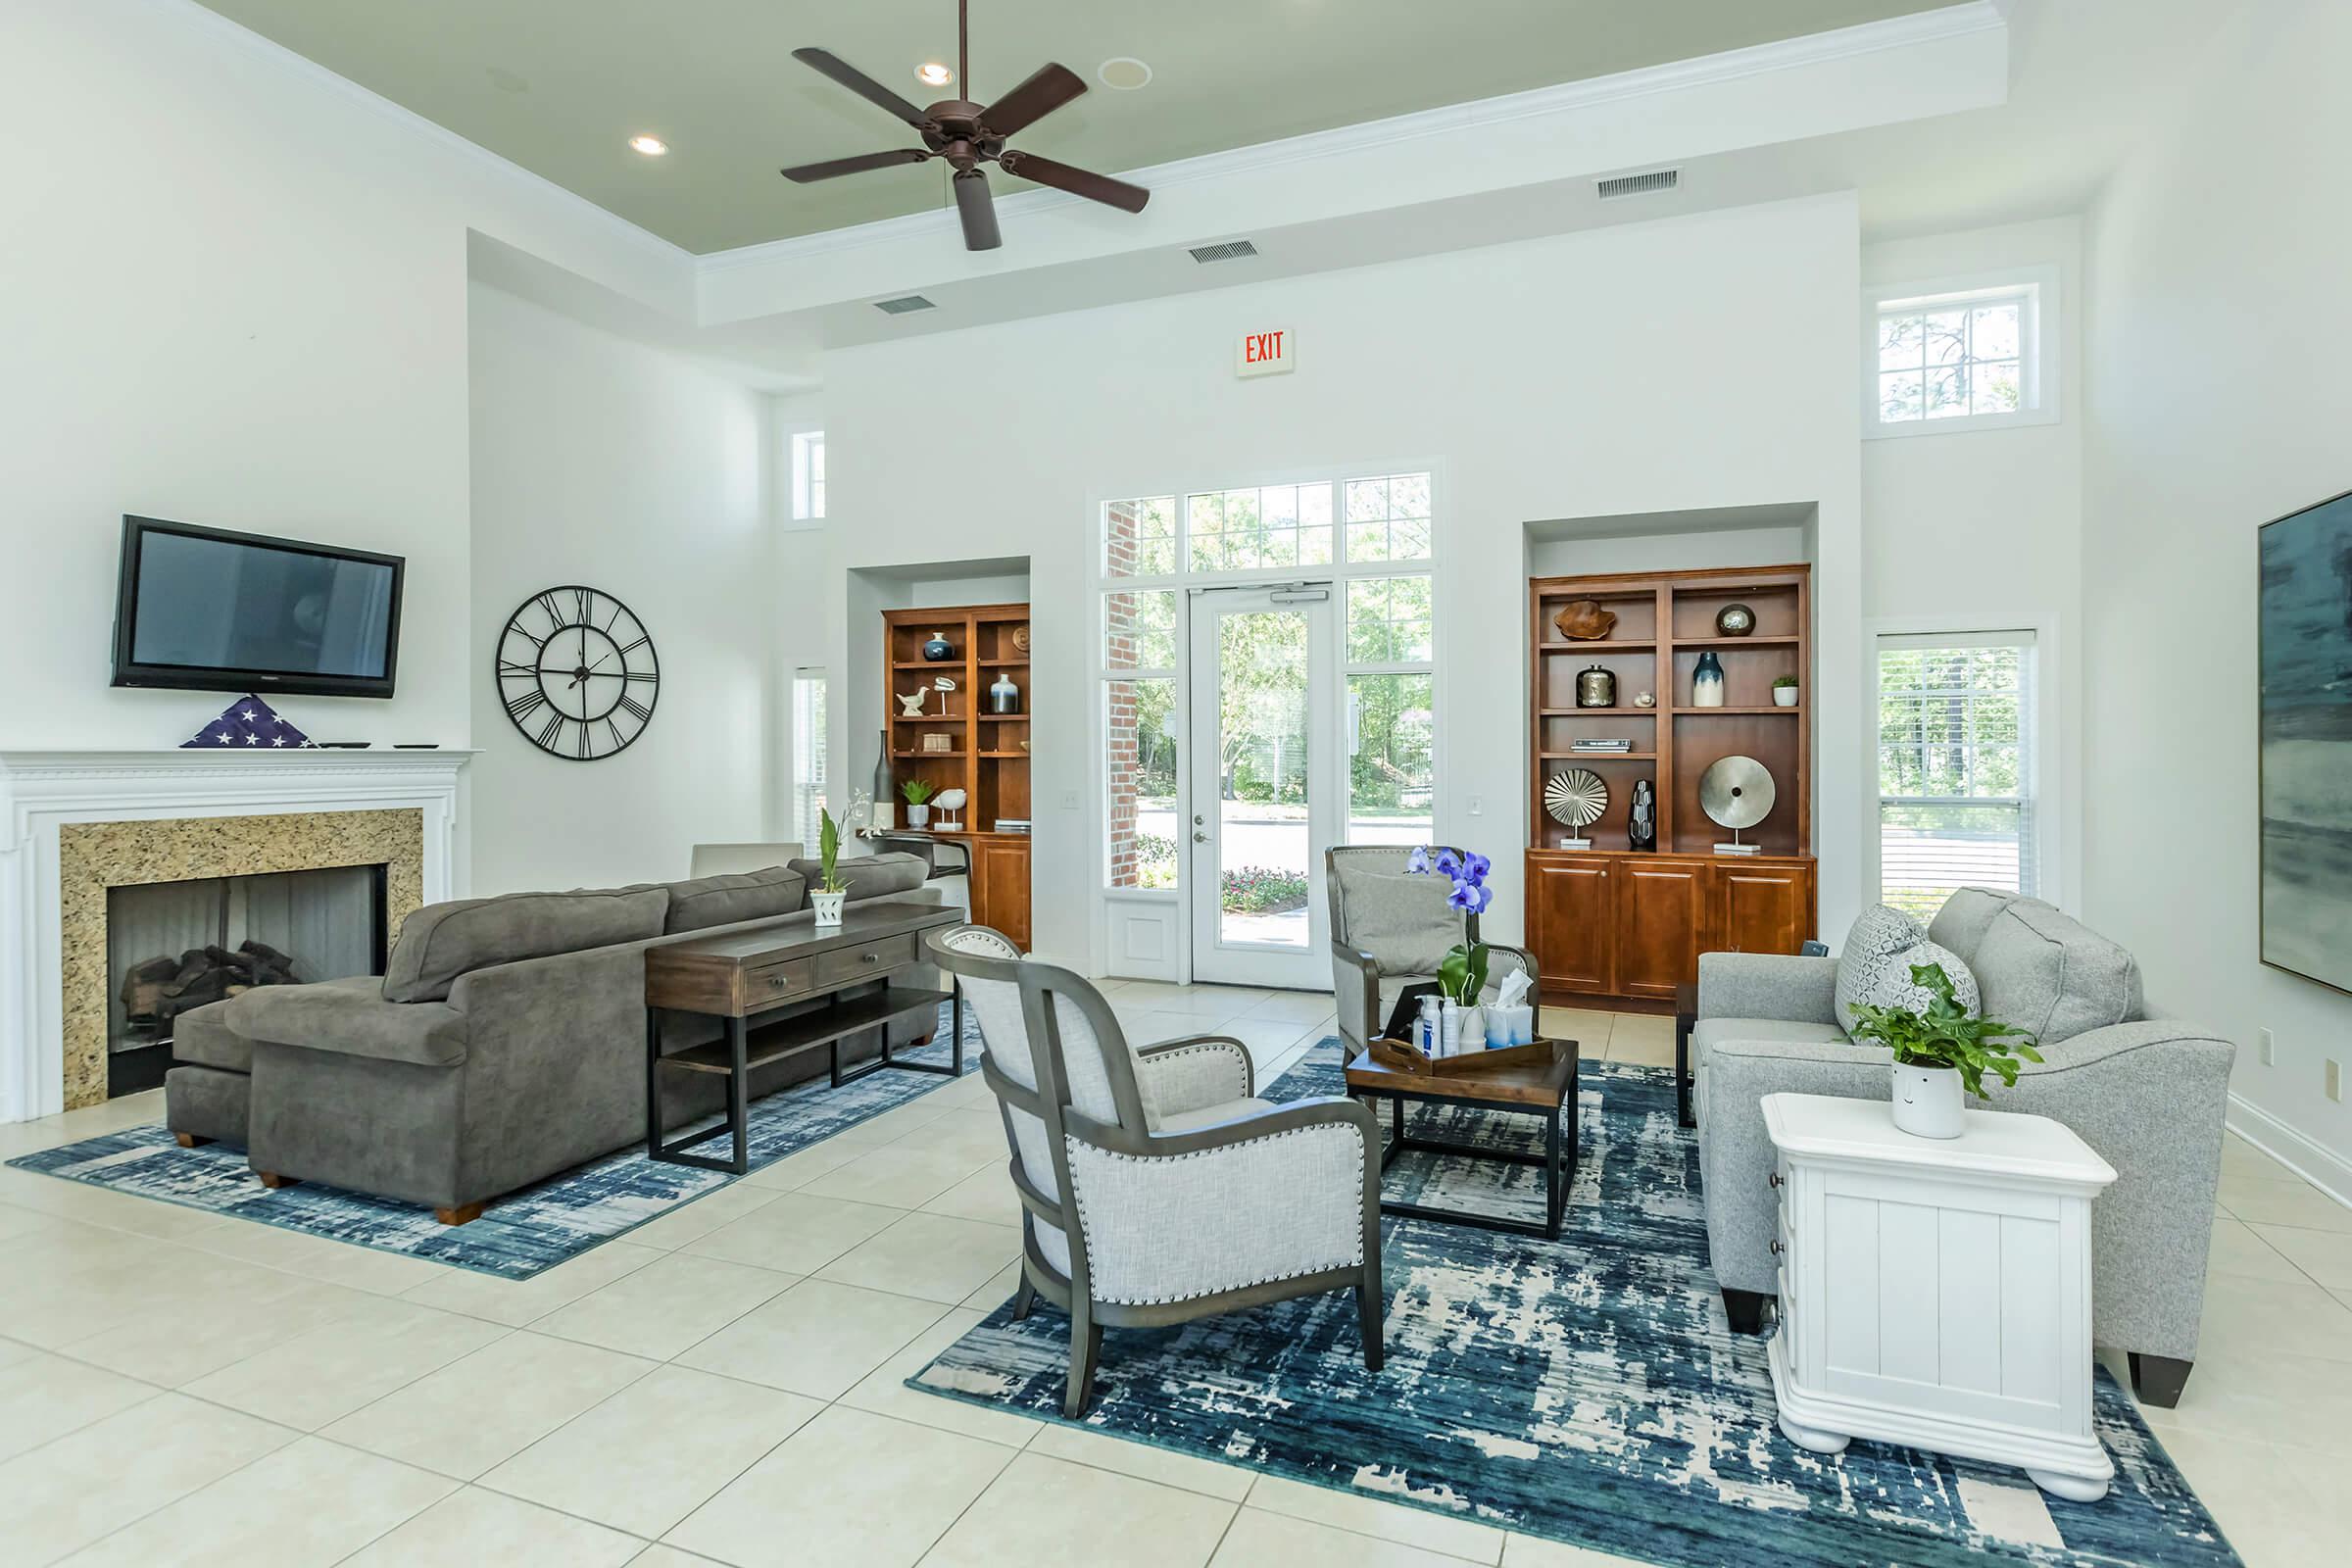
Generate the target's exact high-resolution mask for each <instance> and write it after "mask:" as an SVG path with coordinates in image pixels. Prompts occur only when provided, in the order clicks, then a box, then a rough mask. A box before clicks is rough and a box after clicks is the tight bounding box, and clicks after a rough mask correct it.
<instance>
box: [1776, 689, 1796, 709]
mask: <svg viewBox="0 0 2352 1568" xmlns="http://www.w3.org/2000/svg"><path fill="white" fill-rule="evenodd" d="M1772 706H1773V707H1775V708H1794V707H1795V706H1796V688H1795V687H1793V686H1775V687H1774V688H1773V689H1772Z"/></svg>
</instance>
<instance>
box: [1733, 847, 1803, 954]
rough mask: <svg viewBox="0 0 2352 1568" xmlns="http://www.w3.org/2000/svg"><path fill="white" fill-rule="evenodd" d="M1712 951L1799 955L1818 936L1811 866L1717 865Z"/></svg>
mask: <svg viewBox="0 0 2352 1568" xmlns="http://www.w3.org/2000/svg"><path fill="white" fill-rule="evenodd" d="M1709 869H1711V870H1712V871H1713V872H1714V877H1713V881H1714V891H1713V896H1712V897H1711V898H1710V899H1709V901H1708V902H1709V904H1710V905H1711V906H1712V907H1711V909H1710V910H1709V914H1710V915H1711V919H1710V920H1709V922H1708V924H1709V929H1708V931H1707V942H1706V945H1707V947H1708V948H1710V949H1711V950H1713V951H1715V952H1719V953H1794V952H1795V951H1796V950H1797V949H1798V948H1800V947H1802V946H1803V945H1804V942H1805V939H1806V938H1808V937H1810V936H1811V935H1812V934H1813V868H1812V867H1811V866H1810V865H1716V866H1712V867H1710V868H1709Z"/></svg>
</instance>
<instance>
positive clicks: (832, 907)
mask: <svg viewBox="0 0 2352 1568" xmlns="http://www.w3.org/2000/svg"><path fill="white" fill-rule="evenodd" d="M849 896H850V893H849V889H847V888H844V889H842V891H840V892H839V893H811V894H809V907H810V908H811V909H814V910H815V911H816V923H817V924H818V925H839V924H841V907H842V905H843V904H844V903H845V902H846V901H847V900H848V899H849Z"/></svg>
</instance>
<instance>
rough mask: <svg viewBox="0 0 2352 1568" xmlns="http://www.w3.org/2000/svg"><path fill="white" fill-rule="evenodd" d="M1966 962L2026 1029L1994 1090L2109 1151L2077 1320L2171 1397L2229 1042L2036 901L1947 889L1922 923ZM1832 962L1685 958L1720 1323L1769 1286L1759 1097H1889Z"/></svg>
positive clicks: (1875, 1051) (1766, 1171) (2215, 1162)
mask: <svg viewBox="0 0 2352 1568" xmlns="http://www.w3.org/2000/svg"><path fill="white" fill-rule="evenodd" d="M1928 936H1929V940H1930V941H1933V942H1935V943H1936V944H1937V945H1938V946H1940V947H1944V948H1947V949H1949V950H1951V951H1952V952H1953V953H1955V954H1957V955H1958V956H1960V958H1961V959H1962V960H1963V961H1964V962H1966V963H1967V964H1968V966H1969V968H1970V969H1971V970H1972V971H1973V972H1974V973H1975V975H1976V977H1977V983H1978V985H1979V987H1980V988H1981V989H1982V991H1983V994H1984V1010H1985V1014H1986V1015H1987V1016H1989V1017H1994V1018H1999V1019H2002V1020H2004V1021H2006V1022H2010V1023H2015V1024H2019V1025H2021V1026H2023V1027H2026V1028H2029V1029H2032V1030H2034V1031H2035V1032H2036V1033H2037V1034H2038V1035H2039V1036H2040V1040H2041V1054H2042V1055H2043V1056H2044V1057H2045V1058H2047V1059H2046V1060H2045V1061H2043V1062H2042V1063H2041V1064H2040V1065H2038V1066H2037V1065H2034V1064H2033V1063H2031V1062H2029V1063H2027V1064H2026V1065H2025V1070H2024V1072H2023V1073H2022V1074H2021V1075H2020V1077H2019V1078H2018V1081H2017V1085H2016V1087H2015V1088H2013V1089H2009V1090H2005V1091H2002V1092H2000V1093H1999V1094H1997V1095H1996V1096H1995V1097H1994V1098H1993V1100H1992V1101H1991V1106H1992V1108H1993V1109H1996V1110H2013V1111H2026V1112H2032V1113H2034V1114H2038V1115H2043V1116H2048V1117H2050V1118H2052V1119H2053V1120H2056V1121H2059V1122H2063V1123H2064V1124H2065V1125H2066V1126H2068V1127H2071V1128H2072V1129H2074V1131H2075V1132H2076V1133H2078V1134H2080V1135H2081V1136H2082V1139H2083V1140H2084V1141H2085V1142H2087V1143H2088V1144H2089V1145H2090V1146H2091V1147H2092V1148H2093V1149H2095V1150H2097V1151H2098V1152H2099V1153H2100V1154H2101V1155H2102V1156H2103V1157H2104V1158H2105V1159H2106V1160H2107V1162H2108V1163H2109V1164H2110V1165H2113V1166H2114V1167H2115V1169H2116V1173H2117V1177H2116V1182H2115V1185H2114V1186H2113V1187H2111V1188H2109V1189H2108V1190H2107V1191H2106V1193H2105V1194H2104V1195H2102V1196H2101V1197H2100V1199H2099V1201H2098V1203H2097V1205H2096V1206H2095V1208H2094V1210H2093V1215H2094V1220H2093V1233H2094V1235H2093V1249H2094V1250H2093V1258H2092V1272H2093V1285H2092V1299H2093V1323H2092V1332H2093V1336H2094V1338H2095V1340H2096V1342H2097V1343H2098V1344H2100V1345H2102V1346H2106V1347H2109V1348H2115V1349H2120V1350H2124V1351H2127V1352H2129V1355H2130V1360H2131V1377H2132V1382H2133V1384H2134V1386H2135V1387H2136V1388H2137V1389H2138V1390H2139V1394H2140V1397H2141V1398H2142V1399H2144V1400H2146V1401H2148V1402H2150V1403H2153V1404H2160V1405H2167V1406H2169V1405H2172V1404H2174V1403H2176V1402H2177V1401H2178V1400H2179V1398H2180V1389H2181V1386H2182V1385H2183V1384H2184V1383H2185V1382H2186V1381H2187V1379H2188V1373H2189V1366H2190V1363H2191V1362H2192V1361H2194V1359H2195V1358H2196V1353H2197V1323H2198V1317H2199V1314H2200V1312H2201V1311H2202V1309H2203V1303H2204V1296H2205V1254H2206V1250H2207V1248H2208V1246H2209V1245H2210V1244H2211V1242H2212V1239H2213V1212H2214V1210H2213V1204H2214V1194H2215V1191H2216V1189H2217V1188H2218V1187H2219V1186H2220V1183H2221V1157H2222V1118H2223V1113H2224V1109H2225V1106H2226V1102H2227V1098H2228V1094H2229V1066H2230V1062H2231V1060H2232V1059H2233V1057H2234V1056H2235V1054H2236V1048H2235V1047H2234V1046H2232V1045H2231V1044H2230V1043H2229V1041H2227V1040H2224V1039H2221V1038H2220V1037H2219V1036H2217V1035H2215V1034H2214V1033H2213V1032H2212V1031H2211V1030H2209V1029H2206V1028H2203V1027H2201V1026H2199V1025H2197V1024H2192V1023H2183V1022H2180V1020H2178V1019H2162V1018H2149V1017H2147V1016H2145V1015H2144V1013H2143V1011H2142V1003H2141V995H2140V981H2139V968H2138V965H2137V964H2136V963H2135V962H2134V961H2133V959H2132V957H2131V955H2130V954H2129V953H2127V952H2125V951H2124V950H2123V949H2122V948H2121V947H2118V946H2117V945H2116V944H2115V943H2113V942H2110V941H2108V940H2107V939H2106V938H2104V937H2101V936H2099V935H2097V934H2096V933H2094V932H2092V931H2090V930H2089V929H2088V928H2086V927H2085V926H2083V925H2082V924H2081V923H2080V922H2079V921H2076V920H2075V919H2073V918H2071V917H2070V916H2068V915H2066V914H2063V913H2061V912H2060V911H2059V910H2058V909H2056V908H2054V907H2051V906H2049V905H2047V904H2044V903H2042V902H2040V901H2039V900H2036V899H2021V898H2018V897H2017V896H2016V895H2014V894H2006V893H1997V892H1992V891H1988V890H1986V889H1984V888H1963V889H1961V890H1960V891H1959V892H1957V893H1955V894H1953V895H1952V897H1951V899H1950V900H1949V901H1948V902H1947V903H1946V904H1945V905H1944V907H1943V908H1942V909H1941V911H1939V912H1938V913H1937V914H1936V919H1935V922H1934V924H1932V925H1931V926H1930V927H1929V930H1928ZM1837 984H1838V960H1837V959H1835V958H1812V957H1777V956H1764V955H1761V954H1740V953H1709V954H1704V955H1702V956H1700V958H1699V960H1698V1018H1697V1022H1696V1024H1695V1025H1694V1026H1693V1028H1692V1030H1691V1051H1692V1054H1693V1057H1694V1060H1695V1066H1696V1074H1697V1088H1696V1099H1697V1117H1698V1147H1699V1164H1700V1169H1701V1173H1702V1177H1703V1180H1704V1183H1705V1190H1706V1205H1707V1242H1708V1248H1709V1250H1710V1252H1711V1253H1712V1254H1713V1259H1714V1266H1715V1278H1716V1283H1717V1284H1718V1285H1719V1286H1721V1287H1722V1290H1723V1299H1724V1306H1725V1309H1726V1311H1727V1312H1728V1313H1729V1315H1730V1317H1731V1321H1732V1326H1733V1327H1734V1328H1735V1329H1738V1330H1741V1331H1743V1332H1747V1333H1754V1332H1756V1331H1757V1329H1758V1328H1759V1327H1760V1326H1761V1314H1762V1310H1763V1303H1764V1300H1765V1299H1766V1298H1767V1297H1768V1296H1770V1295H1771V1294H1772V1293H1773V1291H1774V1289H1775V1287H1776V1278H1775V1270H1774V1259H1773V1256H1772V1244H1773V1240H1774V1229H1773V1223H1774V1221H1773V1216H1774V1212H1775V1209H1776V1206H1777V1195H1776V1194H1774V1193H1773V1191H1772V1190H1771V1186H1770V1179H1771V1177H1772V1175H1773V1172H1774V1170H1775V1168H1776V1160H1775V1155H1774V1151H1773V1147H1772V1141H1771V1139H1770V1138H1769V1137H1768V1136H1767V1135H1766V1133H1765V1130H1764V1114H1763V1110H1762V1108H1761V1104H1760V1102H1761V1101H1762V1100H1763V1098H1764V1097H1765V1096H1766V1095H1769V1094H1774V1093H1776V1092H1788V1093H1793V1094H1812V1095H1842V1096H1848V1097H1852V1098H1858V1099H1885V1098H1886V1097H1887V1091H1888V1083H1889V1073H1890V1059H1891V1058H1890V1057H1889V1056H1888V1054H1887V1052H1886V1051H1885V1050H1883V1049H1881V1048H1879V1047H1876V1046H1866V1045H1861V1044H1857V1043H1856V1042H1854V1041H1853V1040H1851V1039H1850V1038H1848V1036H1847V1035H1846V1033H1845V1031H1844V1030H1843V1029H1841V1028H1839V1027H1838V1012H1837V1007H1836V992H1837Z"/></svg>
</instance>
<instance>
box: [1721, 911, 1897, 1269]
mask: <svg viewBox="0 0 2352 1568" xmlns="http://www.w3.org/2000/svg"><path fill="white" fill-rule="evenodd" d="M1709 956H1716V955H1709ZM1700 961H1701V962H1702V963H1703V962H1704V961H1705V959H1703V958H1702V959H1701V960H1700ZM1785 961H1792V960H1785ZM1892 1060H1893V1058H1892V1057H1891V1056H1889V1055H1888V1054H1887V1053H1886V1052H1885V1051H1882V1050H1878V1049H1876V1048H1873V1047H1868V1046H1857V1045H1853V1044H1851V1043H1842V1044H1832V1043H1829V1042H1813V1041H1801V1040H1727V1041H1721V1042H1718V1043H1716V1044H1714V1045H1713V1046H1711V1047H1709V1049H1708V1053H1707V1061H1706V1071H1705V1075H1704V1081H1703V1083H1702V1092H1701V1096H1700V1102H1699V1112H1698V1115H1699V1130H1698V1153H1699V1177H1700V1181H1701V1183H1702V1184H1703V1186H1704V1190H1705V1192H1706V1200H1707V1252H1708V1256H1709V1259H1710V1260H1711V1261H1712V1263H1713V1265H1714V1269H1715V1279H1716V1283H1717V1284H1719V1285H1721V1286H1723V1287H1724V1288H1725V1289H1727V1290H1737V1291H1754V1292H1756V1293H1758V1294H1760V1295H1764V1296H1773V1295H1777V1294H1778V1293H1779V1291H1780V1280H1779V1272H1780V1271H1779V1269H1778V1268H1777V1267H1776V1265H1775V1260H1774V1258H1773V1255H1772V1241H1773V1235H1774V1216H1775V1212H1776V1210H1777V1209H1778V1208H1779V1206H1780V1199H1779V1196H1778V1195H1777V1194H1776V1193H1774V1192H1773V1190H1772V1187H1771V1183H1770V1181H1769V1178H1770V1177H1771V1175H1772V1173H1773V1171H1774V1170H1775V1169H1776V1168H1777V1167H1778V1165H1779V1163H1780V1156H1779V1152H1778V1151H1777V1150H1775V1149H1774V1148H1773V1147H1772V1135H1771V1134H1770V1133H1769V1132H1768V1131H1766V1129H1765V1126H1764V1106H1763V1101H1764V1097H1765V1096H1766V1095H1772V1094H1789V1095H1836V1096H1838V1097H1841V1098H1844V1099H1848V1100H1871V1099H1876V1100H1885V1099H1886V1098H1887V1090H1888V1087H1889V1084H1890V1082H1891V1078H1890V1075H1889V1072H1888V1068H1889V1064H1890V1063H1891V1062H1892Z"/></svg>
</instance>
